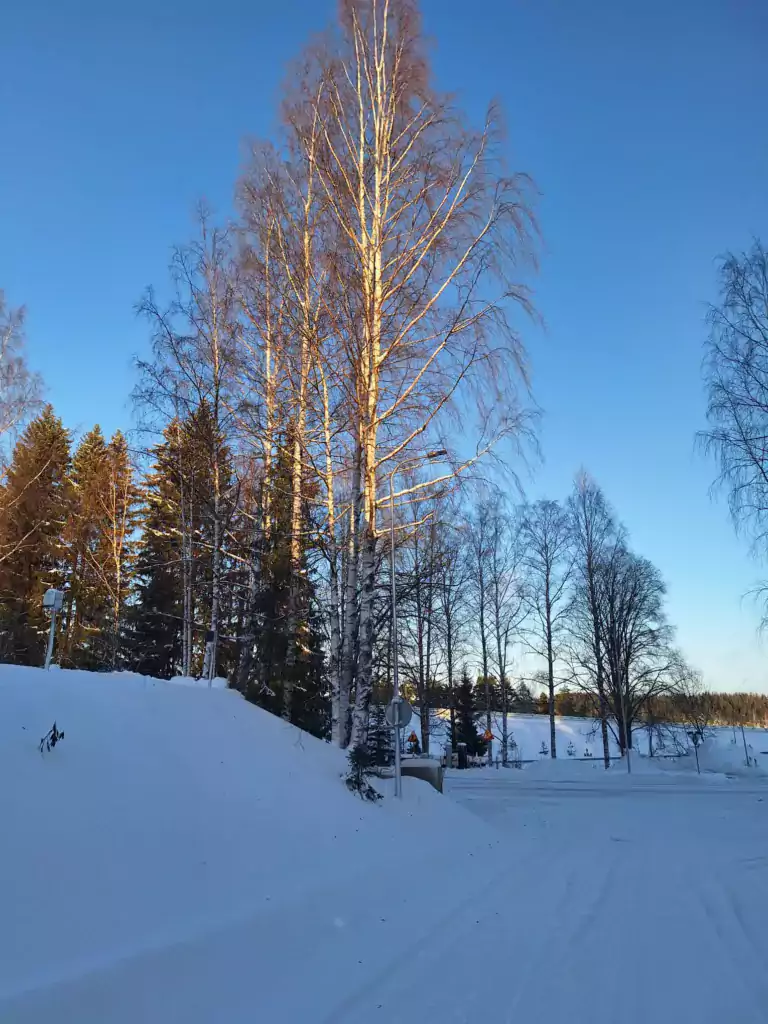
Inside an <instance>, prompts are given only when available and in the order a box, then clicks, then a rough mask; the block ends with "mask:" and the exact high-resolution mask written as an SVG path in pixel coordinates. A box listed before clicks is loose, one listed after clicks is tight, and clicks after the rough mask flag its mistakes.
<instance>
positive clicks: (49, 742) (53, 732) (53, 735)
mask: <svg viewBox="0 0 768 1024" xmlns="http://www.w3.org/2000/svg"><path fill="white" fill-rule="evenodd" d="M63 739H64V732H63V731H59V730H58V729H57V728H56V723H55V722H54V723H53V725H52V726H51V728H50V729H49V730H48V732H47V733H46V734H45V736H43V738H42V739H41V740H40V753H41V754H42V753H44V752H45V751H46V750H47V751H49V752H50V751H51V750H53V748H54V747H55V746H56V744H57V743H58V742H59V740H63Z"/></svg>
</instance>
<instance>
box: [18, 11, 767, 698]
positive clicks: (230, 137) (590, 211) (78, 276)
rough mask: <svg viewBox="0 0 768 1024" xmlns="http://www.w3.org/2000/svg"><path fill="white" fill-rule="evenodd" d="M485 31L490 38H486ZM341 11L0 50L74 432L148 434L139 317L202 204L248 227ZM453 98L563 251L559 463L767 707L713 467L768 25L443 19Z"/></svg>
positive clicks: (552, 421)
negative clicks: (707, 333) (241, 178)
mask: <svg viewBox="0 0 768 1024" xmlns="http://www.w3.org/2000/svg"><path fill="white" fill-rule="evenodd" d="M468 10H469V11H471V16H470V15H468ZM333 11H334V3H333V2H332V0H283V2H282V3H280V4H266V3H259V2H254V0H238V2H235V0H220V2H219V3H217V4H210V3H203V2H199V0H186V2H183V0H163V2H162V3H158V2H157V0H153V2H148V0H132V3H130V4H125V5H117V4H104V3H102V2H92V0H81V2H78V0H71V2H69V3H61V2H59V0H47V2H44V0H28V2H26V3H24V4H22V3H20V2H18V0H17V2H14V0H10V2H9V3H8V4H6V5H5V8H4V12H3V29H2V35H0V69H2V70H1V71H0V138H1V139H2V153H3V158H2V160H0V287H3V288H4V289H5V290H6V292H7V294H8V297H9V299H10V300H11V302H12V303H15V304H20V303H22V302H23V303H26V305H27V306H28V310H29V320H28V328H29V330H28V336H29V350H30V357H31V360H32V361H33V363H34V364H35V366H37V367H38V368H39V369H41V371H42V372H43V374H44V376H45V378H46V381H47V384H48V393H49V397H50V399H51V400H52V401H53V402H54V404H55V406H56V408H57V410H58V411H59V413H60V414H61V415H62V416H63V418H64V419H65V422H66V423H67V425H68V426H70V427H72V428H74V429H76V430H80V429H84V428H87V427H89V426H90V425H91V424H92V423H94V422H97V421H98V422H100V423H101V425H102V427H103V428H104V429H105V430H107V431H111V430H113V429H115V428H116V427H118V426H122V427H126V426H130V424H131V414H130V406H129V403H128V394H129V392H130V389H131V387H132V384H133V372H132V369H131V357H132V355H133V354H134V353H137V352H141V351H143V349H144V346H145V343H146V331H145V328H144V326H143V325H142V323H141V322H139V321H137V320H136V318H135V316H134V314H133V306H134V304H135V302H136V300H137V299H138V298H139V296H140V295H141V292H142V291H143V289H144V287H145V286H146V285H147V284H149V283H151V282H154V283H158V284H161V285H162V283H163V282H164V280H165V267H166V264H167V260H168V255H169V249H170V247H171V245H172V244H173V243H175V242H181V241H184V240H185V239H186V238H187V237H188V236H189V234H190V230H191V210H192V207H193V205H194V203H195V201H196V200H197V199H198V198H199V197H201V196H205V197H206V198H207V199H208V201H209V202H210V203H211V204H212V205H213V207H214V208H215V209H217V210H218V211H220V212H221V213H222V214H227V213H228V211H229V208H230V203H231V196H232V187H233V182H234V180H235V177H236V175H237V170H238V166H239V163H240V158H241V153H242V148H241V142H242V139H243V137H244V136H247V135H250V136H265V135H269V134H270V132H271V131H272V129H273V127H274V124H275V117H276V114H275V110H276V99H277V96H278V90H279V86H280V82H281V80H282V77H283V69H284V67H285V65H286V63H287V62H288V61H289V60H290V59H291V58H292V57H293V56H294V55H295V54H296V53H297V51H298V49H299V48H300V47H301V46H302V44H303V43H304V41H305V40H306V38H307V37H308V36H309V34H310V33H311V32H312V31H314V30H317V29H320V28H322V27H323V25H324V24H325V23H326V22H327V21H328V20H329V18H330V17H331V16H332V14H333ZM423 11H424V21H425V27H426V30H427V32H428V33H429V35H430V36H431V37H432V38H433V40H434V44H435V45H434V67H435V72H436V75H437V79H438V82H439V84H440V85H441V86H443V87H445V88H448V89H450V90H451V91H453V92H455V93H457V94H458V97H459V99H460V101H461V103H462V104H463V105H464V106H465V108H467V109H468V110H469V112H470V113H472V114H473V115H476V116H479V115H480V114H481V113H482V111H483V110H484V107H485V104H486V102H487V101H488V100H489V99H491V98H499V99H500V100H501V102H502V105H503V108H504V111H505V114H506V120H507V126H508V152H509V159H510V163H511V164H512V165H513V166H514V167H515V168H518V169H523V170H526V171H528V172H529V173H530V174H531V175H532V176H533V177H534V179H535V180H536V183H537V186H538V189H539V191H540V193H541V198H540V201H539V205H538V217H539V221H540V224H541V229H542V235H543V240H544V244H543V252H542V264H541V272H540V274H539V276H538V278H537V280H536V282H535V298H536V304H537V307H538V309H539V311H540V313H541V315H542V317H543V318H544V321H545V323H546V329H545V330H544V331H540V330H538V329H533V328H528V329H527V333H526V339H527V342H528V345H529V351H530V357H531V363H532V367H533V377H534V392H535V397H536V399H537V401H538V402H539V404H540V405H541V406H542V408H543V409H544V412H545V417H544V420H543V425H542V430H541V444H542V448H543V453H544V458H545V462H544V464H543V465H542V466H541V467H538V468H536V470H535V472H534V473H533V476H532V478H531V479H530V480H529V490H530V493H531V494H532V495H533V496H538V495H539V494H547V495H550V496H556V497H559V496H563V495H564V494H565V493H566V492H567V491H568V489H569V487H570V481H571V478H572V476H573V473H574V471H575V470H576V469H578V467H579V466H581V465H584V466H585V467H587V468H588V469H589V470H590V472H591V473H592V474H593V475H594V476H595V477H596V478H597V479H598V481H599V482H600V483H601V484H602V485H603V487H604V488H605V490H606V492H607V494H608V496H609V498H610V500H611V501H612V502H613V504H614V505H615V506H616V508H617V510H618V512H619V514H620V515H621V517H622V518H623V519H624V521H625V522H626V524H627V526H628V527H629V530H630V532H631V535H632V538H633V541H634V543H635V546H636V547H637V549H638V550H639V551H641V552H642V553H643V554H645V555H647V556H648V557H650V558H651V559H653V560H654V561H655V562H656V563H657V564H658V565H659V566H660V568H661V569H662V571H663V572H664V574H665V576H666V578H667V580H668V582H669V592H670V601H669V608H670V614H671V618H672V619H673V621H674V622H676V624H677V626H678V629H679V639H680V642H681V644H682V646H683V648H684V650H685V651H686V653H687V654H688V656H689V657H690V658H691V659H692V660H693V661H694V662H695V663H696V664H697V665H698V666H699V667H700V668H702V669H703V670H704V672H705V678H706V680H707V682H708V683H709V684H710V685H712V686H729V687H738V686H741V685H747V686H748V687H750V688H757V689H762V690H768V672H766V669H765V655H766V650H765V649H764V645H763V644H761V643H760V642H759V641H758V639H757V638H756V635H755V628H756V625H757V621H758V615H757V611H756V609H755V608H754V606H753V604H752V603H751V602H750V601H748V600H747V601H744V600H743V595H744V593H745V592H746V591H748V590H749V588H750V586H751V585H752V584H753V583H754V581H755V580H756V579H757V578H758V577H759V575H760V571H761V570H760V567H759V566H757V565H755V563H754V562H752V561H751V560H750V559H749V558H748V556H747V554H746V550H745V545H744V544H743V543H742V542H740V541H738V540H737V539H736V538H735V537H734V536H733V532H732V529H731V527H730V524H729V523H728V521H727V516H726V511H725V508H724V505H723V503H722V502H721V503H718V504H713V503H712V502H711V501H710V500H709V498H708V495H707V490H708V486H709V483H710V481H711V479H712V476H713V466H712V465H711V464H708V463H707V462H706V461H705V460H704V459H703V458H702V457H701V456H700V455H698V454H696V452H695V449H694V434H695V432H696V430H697V429H698V428H700V427H701V426H702V425H703V410H704V394H703V389H702V384H701V378H700V362H701V344H702V339H703V337H704V326H703V317H704V313H705V305H706V302H707V300H709V299H711V298H714V297H715V294H716V268H715V257H716V256H717V255H718V254H719V253H721V252H723V251H724V250H725V249H730V248H733V249H739V248H743V247H745V246H747V245H748V244H749V241H750V238H751V236H752V235H755V234H757V235H759V234H762V235H763V237H766V236H768V186H767V185H766V183H767V182H768V142H767V141H766V140H767V135H766V131H765V108H766V99H767V98H768V84H766V78H765V71H764V67H765V65H764V55H765V52H766V46H768V5H766V4H765V3H764V0H674V2H670V0H664V2H662V0H645V2H643V3H638V2H634V3H633V2H629V0H627V2H620V3H616V2H615V0H583V2H581V3H574V2H572V0H486V2H484V3H481V4H474V5H470V6H469V7H468V5H467V4H466V3H465V2H459V0H424V3H423Z"/></svg>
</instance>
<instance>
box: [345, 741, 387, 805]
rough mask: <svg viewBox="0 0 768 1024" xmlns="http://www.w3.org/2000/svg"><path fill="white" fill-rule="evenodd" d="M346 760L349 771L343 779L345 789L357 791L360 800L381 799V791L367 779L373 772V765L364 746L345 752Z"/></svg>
mask: <svg viewBox="0 0 768 1024" xmlns="http://www.w3.org/2000/svg"><path fill="white" fill-rule="evenodd" d="M347 762H348V764H349V771H348V772H347V775H346V778H345V779H344V781H345V782H346V784H347V789H348V790H349V791H350V792H351V793H357V795H358V796H359V797H360V799H361V800H370V801H371V803H376V801H377V800H381V793H379V791H378V790H376V789H374V788H373V786H372V785H371V784H370V782H369V781H368V776H369V775H372V774H373V765H372V763H371V755H370V754H369V753H368V751H367V750H366V749H365V747H353V749H352V750H350V752H349V754H347Z"/></svg>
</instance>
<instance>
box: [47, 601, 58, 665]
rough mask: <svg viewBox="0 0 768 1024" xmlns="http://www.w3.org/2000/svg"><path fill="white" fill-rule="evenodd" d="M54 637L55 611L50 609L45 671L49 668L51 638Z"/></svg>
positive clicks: (51, 650) (51, 652)
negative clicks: (49, 629)
mask: <svg viewBox="0 0 768 1024" xmlns="http://www.w3.org/2000/svg"><path fill="white" fill-rule="evenodd" d="M55 635H56V609H55V608H51V631H50V633H49V634H48V649H47V651H46V652H45V667H46V670H47V669H49V668H50V667H51V658H52V657H53V638H54V636H55Z"/></svg>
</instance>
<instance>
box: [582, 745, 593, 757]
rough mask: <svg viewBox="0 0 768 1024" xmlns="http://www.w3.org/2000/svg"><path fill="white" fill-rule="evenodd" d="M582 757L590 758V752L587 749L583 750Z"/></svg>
mask: <svg viewBox="0 0 768 1024" xmlns="http://www.w3.org/2000/svg"><path fill="white" fill-rule="evenodd" d="M584 757H592V751H591V750H590V749H589V747H586V748H585V750H584Z"/></svg>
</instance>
